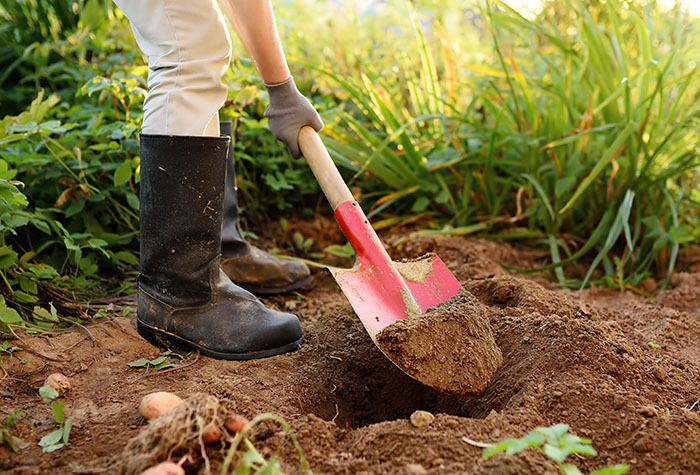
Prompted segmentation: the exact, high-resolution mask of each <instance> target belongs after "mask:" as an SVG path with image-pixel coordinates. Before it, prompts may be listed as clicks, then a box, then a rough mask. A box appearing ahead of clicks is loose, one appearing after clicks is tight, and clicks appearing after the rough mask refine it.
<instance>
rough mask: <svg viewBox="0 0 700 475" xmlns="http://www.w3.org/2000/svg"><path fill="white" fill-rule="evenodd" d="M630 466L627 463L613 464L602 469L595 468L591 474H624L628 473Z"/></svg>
mask: <svg viewBox="0 0 700 475" xmlns="http://www.w3.org/2000/svg"><path fill="white" fill-rule="evenodd" d="M629 468H630V466H629V465H625V464H618V465H611V466H609V467H605V468H601V469H600V470H593V471H592V472H591V473H590V475H622V474H623V473H626V472H627V470H629Z"/></svg>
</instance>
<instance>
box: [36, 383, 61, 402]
mask: <svg viewBox="0 0 700 475" xmlns="http://www.w3.org/2000/svg"><path fill="white" fill-rule="evenodd" d="M39 395H40V396H41V398H42V399H43V400H44V401H47V402H48V401H53V400H54V399H56V398H57V397H58V396H59V394H58V391H56V390H55V389H54V388H52V387H51V386H49V385H46V386H42V387H40V388H39Z"/></svg>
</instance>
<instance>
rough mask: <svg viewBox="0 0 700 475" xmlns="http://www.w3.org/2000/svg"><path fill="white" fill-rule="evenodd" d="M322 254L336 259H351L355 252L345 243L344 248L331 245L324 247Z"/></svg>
mask: <svg viewBox="0 0 700 475" xmlns="http://www.w3.org/2000/svg"><path fill="white" fill-rule="evenodd" d="M323 252H327V253H328V254H330V255H332V256H338V257H353V256H354V255H355V250H354V249H353V248H352V246H351V245H350V243H347V244H345V245H344V246H339V245H338V244H331V245H330V246H328V247H326V248H325V249H324V250H323Z"/></svg>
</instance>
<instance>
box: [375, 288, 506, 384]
mask: <svg viewBox="0 0 700 475" xmlns="http://www.w3.org/2000/svg"><path fill="white" fill-rule="evenodd" d="M377 344H378V345H379V348H381V350H382V351H383V352H384V353H385V354H386V355H387V356H388V357H389V359H391V360H392V361H393V362H394V363H395V364H396V365H397V366H398V367H399V368H401V369H402V370H403V371H404V372H406V373H407V374H408V375H409V376H411V377H412V378H414V379H416V380H418V381H420V382H421V383H423V384H425V385H427V386H430V387H432V388H434V389H437V390H438V391H442V392H445V393H450V394H459V395H464V394H479V393H481V392H482V391H483V390H484V389H486V386H487V385H488V383H489V381H491V378H492V377H493V375H494V374H495V373H496V371H497V370H498V369H499V368H500V367H501V365H502V364H503V356H502V355H501V351H500V350H499V348H498V346H496V342H495V340H494V337H493V332H492V331H491V325H490V324H489V319H488V316H487V314H486V308H485V307H484V305H482V304H481V302H479V301H478V300H477V299H476V297H474V296H473V295H472V294H471V293H469V292H468V291H466V290H464V289H461V290H460V291H459V293H457V295H455V296H454V297H452V298H451V299H450V300H448V301H447V302H444V303H442V304H440V305H437V306H436V307H433V308H431V309H429V310H428V311H426V312H425V313H424V314H423V315H421V316H420V317H419V318H411V319H407V320H401V321H398V322H396V323H393V324H391V325H389V326H388V327H386V328H385V329H384V330H382V331H381V332H380V333H379V334H378V335H377Z"/></svg>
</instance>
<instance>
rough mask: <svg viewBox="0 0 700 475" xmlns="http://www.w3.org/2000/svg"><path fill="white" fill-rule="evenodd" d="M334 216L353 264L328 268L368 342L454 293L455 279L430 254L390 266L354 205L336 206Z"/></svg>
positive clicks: (362, 214) (444, 266) (456, 288)
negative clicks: (384, 330) (354, 258)
mask: <svg viewBox="0 0 700 475" xmlns="http://www.w3.org/2000/svg"><path fill="white" fill-rule="evenodd" d="M334 216H335V219H336V221H338V224H339V225H340V228H341V229H342V230H343V233H344V234H345V237H347V238H348V241H349V242H350V245H351V246H352V247H353V249H354V250H355V254H356V255H357V261H356V262H355V266H354V267H353V268H351V269H340V268H331V269H330V270H331V273H332V274H333V277H335V280H336V281H337V282H338V285H340V288H341V289H342V290H343V293H344V294H345V296H346V297H347V299H348V300H349V301H350V304H351V305H352V308H353V310H355V313H356V314H357V316H358V317H360V320H361V321H362V323H363V324H364V325H365V328H366V329H367V332H368V333H369V334H370V336H371V337H372V339H373V340H376V334H377V333H379V332H380V331H382V330H383V329H384V327H386V326H388V325H391V324H392V323H394V322H396V321H398V320H403V319H406V318H415V317H419V316H420V315H421V314H422V313H423V312H425V311H426V310H427V309H429V308H431V307H434V306H435V305H437V304H439V303H441V302H445V301H447V300H449V299H450V298H451V297H452V296H454V295H455V294H456V293H457V292H458V291H459V289H460V287H461V286H460V284H459V282H458V281H457V279H456V278H455V277H454V276H453V275H452V273H451V272H450V271H449V269H448V268H447V266H446V265H445V264H444V263H443V262H442V261H441V260H440V258H439V257H438V256H436V255H434V254H431V255H428V256H425V257H422V258H420V259H416V260H412V261H408V262H393V261H392V260H391V258H390V257H389V254H388V253H387V252H386V249H384V246H383V245H382V243H381V241H380V240H379V238H378V237H377V234H376V233H375V232H374V229H373V228H372V226H371V225H370V224H369V221H368V220H367V218H366V217H365V215H364V213H363V212H362V209H360V206H359V205H358V204H357V202H355V201H346V202H345V203H343V204H341V205H340V206H338V207H337V208H336V210H335V213H334Z"/></svg>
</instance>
